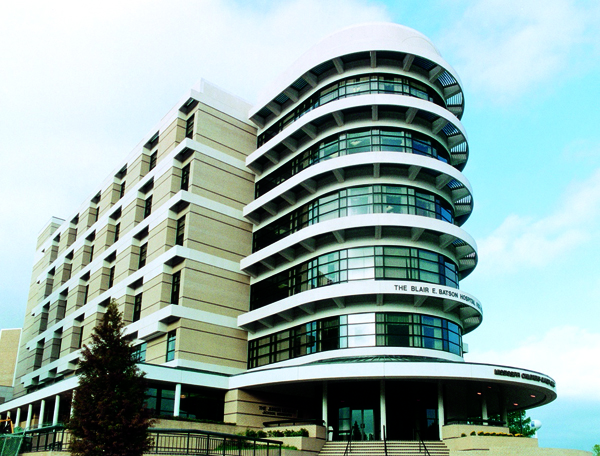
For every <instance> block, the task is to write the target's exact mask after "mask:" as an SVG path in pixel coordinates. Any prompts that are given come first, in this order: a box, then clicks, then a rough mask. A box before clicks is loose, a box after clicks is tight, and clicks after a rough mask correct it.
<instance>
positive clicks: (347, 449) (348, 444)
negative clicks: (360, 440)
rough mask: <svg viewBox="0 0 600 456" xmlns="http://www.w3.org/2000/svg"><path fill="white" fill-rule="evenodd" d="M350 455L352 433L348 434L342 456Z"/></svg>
mask: <svg viewBox="0 0 600 456" xmlns="http://www.w3.org/2000/svg"><path fill="white" fill-rule="evenodd" d="M350 453H352V432H349V433H348V443H347V444H346V449H345V450H344V456H346V455H348V454H350Z"/></svg>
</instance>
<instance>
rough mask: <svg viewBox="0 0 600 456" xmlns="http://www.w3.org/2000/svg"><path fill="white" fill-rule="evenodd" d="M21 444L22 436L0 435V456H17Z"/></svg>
mask: <svg viewBox="0 0 600 456" xmlns="http://www.w3.org/2000/svg"><path fill="white" fill-rule="evenodd" d="M22 443H23V436H22V435H15V434H0V456H17V455H18V454H19V451H20V450H21V444H22Z"/></svg>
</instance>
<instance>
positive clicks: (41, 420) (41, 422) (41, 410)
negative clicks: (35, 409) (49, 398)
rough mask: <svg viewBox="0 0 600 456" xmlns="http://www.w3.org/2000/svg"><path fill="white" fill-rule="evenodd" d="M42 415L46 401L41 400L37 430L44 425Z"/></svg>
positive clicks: (44, 411)
mask: <svg viewBox="0 0 600 456" xmlns="http://www.w3.org/2000/svg"><path fill="white" fill-rule="evenodd" d="M44 413H46V399H42V403H41V404H40V418H39V419H38V428H41V427H42V426H43V424H44Z"/></svg>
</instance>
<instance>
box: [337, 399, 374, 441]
mask: <svg viewBox="0 0 600 456" xmlns="http://www.w3.org/2000/svg"><path fill="white" fill-rule="evenodd" d="M338 434H339V439H340V440H348V439H349V438H350V437H352V440H353V441H357V440H358V441H364V440H375V435H376V430H375V411H374V410H373V409H351V408H350V407H340V408H339V413H338Z"/></svg>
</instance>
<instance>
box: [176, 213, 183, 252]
mask: <svg viewBox="0 0 600 456" xmlns="http://www.w3.org/2000/svg"><path fill="white" fill-rule="evenodd" d="M184 235H185V215H184V216H183V217H181V218H180V219H178V220H177V231H176V232H175V245H183V239H184Z"/></svg>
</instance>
